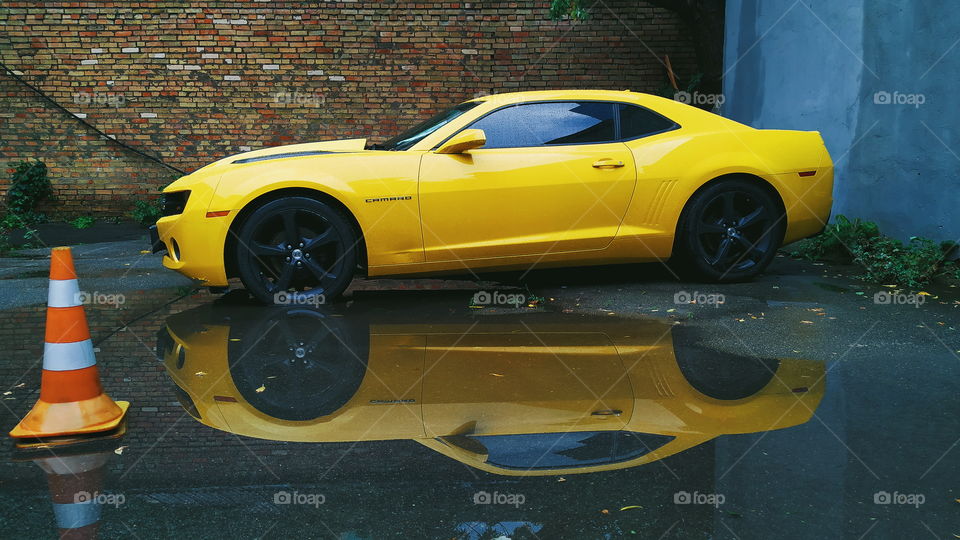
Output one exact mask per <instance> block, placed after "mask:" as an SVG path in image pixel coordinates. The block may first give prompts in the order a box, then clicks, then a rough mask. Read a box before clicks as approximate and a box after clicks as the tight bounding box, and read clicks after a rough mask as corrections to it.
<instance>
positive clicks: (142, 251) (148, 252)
mask: <svg viewBox="0 0 960 540" xmlns="http://www.w3.org/2000/svg"><path fill="white" fill-rule="evenodd" d="M140 254H141V255H149V254H150V250H149V249H141V250H140Z"/></svg>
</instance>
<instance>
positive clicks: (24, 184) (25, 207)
mask: <svg viewBox="0 0 960 540" xmlns="http://www.w3.org/2000/svg"><path fill="white" fill-rule="evenodd" d="M52 195H53V186H51V185H50V179H49V178H47V166H46V165H45V164H44V163H43V162H42V161H34V162H29V161H24V162H22V163H18V164H17V165H16V167H15V169H14V172H13V178H12V179H11V182H10V189H9V190H8V191H7V211H8V213H9V214H12V215H13V216H15V219H16V220H17V221H19V222H21V224H20V225H19V226H28V225H34V224H36V223H39V222H41V221H43V220H44V216H43V214H40V213H38V212H37V205H38V204H40V202H41V201H43V200H44V199H46V198H48V197H50V196H52Z"/></svg>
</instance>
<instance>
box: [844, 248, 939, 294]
mask: <svg viewBox="0 0 960 540" xmlns="http://www.w3.org/2000/svg"><path fill="white" fill-rule="evenodd" d="M854 250H855V257H854V262H856V263H857V264H859V265H860V266H862V267H863V268H864V270H865V271H866V273H865V274H864V277H865V278H867V279H868V280H870V281H876V282H878V283H894V284H898V285H906V286H908V287H920V286H922V285H924V284H926V283H927V282H929V281H930V279H931V278H932V277H933V276H934V275H935V274H936V273H937V271H938V270H939V269H940V267H941V265H942V264H943V256H944V252H943V250H942V249H941V248H940V246H938V245H937V243H936V242H934V241H933V240H928V239H926V238H917V237H913V238H911V239H910V243H908V244H904V243H903V242H901V241H899V240H895V239H893V238H888V237H886V236H878V237H875V238H871V239H869V241H867V242H864V243H862V244H858V245H857V246H856V247H855V248H854Z"/></svg>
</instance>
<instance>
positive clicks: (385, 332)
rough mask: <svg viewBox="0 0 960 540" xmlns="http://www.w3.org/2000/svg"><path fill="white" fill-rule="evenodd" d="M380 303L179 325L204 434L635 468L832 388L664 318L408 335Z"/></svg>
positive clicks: (511, 324) (430, 326) (178, 348)
mask: <svg viewBox="0 0 960 540" xmlns="http://www.w3.org/2000/svg"><path fill="white" fill-rule="evenodd" d="M380 307H381V309H379V310H378V311H377V312H375V313H373V314H372V315H370V316H365V315H363V314H357V313H353V312H351V313H348V314H347V316H336V315H335V314H334V316H331V313H330V312H328V311H323V310H319V309H313V308H299V307H298V308H270V309H266V310H265V309H264V308H263V307H262V306H237V305H212V306H211V305H207V306H201V307H199V308H195V309H192V310H190V311H185V312H182V313H179V314H176V315H172V316H171V317H169V318H168V319H167V322H166V327H165V328H164V329H163V330H161V332H160V334H159V336H158V341H157V354H158V357H160V358H162V359H163V362H164V365H165V366H166V369H167V374H168V375H169V377H170V378H171V380H172V382H173V383H174V389H175V391H176V393H177V397H178V399H179V400H180V403H181V405H182V406H183V407H184V408H185V410H186V411H187V412H188V413H189V414H190V415H191V416H193V417H194V418H195V419H197V420H199V421H200V422H202V423H204V424H206V425H208V426H211V427H214V428H217V429H221V430H224V431H229V432H231V433H237V434H240V435H245V436H248V437H258V438H263V439H272V440H281V441H301V442H345V441H374V440H390V439H412V440H415V441H417V442H418V443H420V444H422V445H424V446H426V447H428V448H430V449H432V450H434V451H436V452H439V453H441V454H443V455H445V456H447V457H450V458H453V459H456V460H458V461H461V462H463V463H465V464H468V465H470V466H472V467H476V468H478V469H482V470H485V471H487V472H491V473H495V474H503V475H512V476H518V475H523V476H543V475H555V474H575V473H587V472H596V471H604V470H612V469H622V468H626V467H634V466H638V465H644V464H647V463H650V462H653V461H657V460H659V459H662V458H665V457H667V456H670V455H673V454H675V453H677V452H682V451H684V450H686V449H688V448H691V447H694V446H696V445H699V444H702V443H704V442H706V441H709V440H711V439H713V438H716V437H718V436H721V435H725V434H739V433H754V432H761V431H771V430H776V429H783V428H787V427H791V426H796V425H799V424H802V423H804V422H806V421H807V420H809V419H810V418H811V417H812V415H813V412H814V411H815V410H816V409H817V407H818V405H819V403H820V400H821V398H822V397H823V393H824V388H825V381H824V377H825V375H826V373H825V369H824V365H823V364H822V363H820V362H815V361H810V360H800V359H786V358H785V359H773V358H770V359H759V358H748V357H741V356H737V355H733V354H727V353H723V352H720V351H714V350H711V349H706V348H702V347H698V346H697V345H696V344H694V343H692V341H693V340H690V339H688V338H687V336H680V335H678V334H682V330H686V329H685V328H682V327H675V326H673V325H668V324H665V323H661V322H658V321H653V320H625V319H612V318H610V317H585V316H579V315H577V316H571V315H563V314H553V313H543V314H523V315H520V316H509V315H505V316H487V317H479V318H477V319H464V320H458V319H457V318H456V316H452V315H451V314H450V311H449V310H448V309H447V310H437V312H436V313H435V314H433V315H429V316H418V318H417V319H416V320H413V321H411V320H410V315H409V314H408V313H406V312H404V311H403V310H401V309H395V308H394V309H383V306H380ZM405 320H406V322H404V321H405ZM198 373H202V374H203V375H204V376H203V377H200V376H198V375H197V374H198Z"/></svg>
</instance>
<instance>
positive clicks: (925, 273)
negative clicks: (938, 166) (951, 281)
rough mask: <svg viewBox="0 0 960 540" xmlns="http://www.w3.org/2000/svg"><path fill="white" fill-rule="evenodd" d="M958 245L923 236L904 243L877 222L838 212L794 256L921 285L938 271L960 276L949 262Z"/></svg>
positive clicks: (887, 280)
mask: <svg viewBox="0 0 960 540" xmlns="http://www.w3.org/2000/svg"><path fill="white" fill-rule="evenodd" d="M956 248H957V246H956V244H955V243H954V242H942V243H940V244H937V243H936V242H934V241H933V240H929V239H927V238H919V237H911V238H910V242H908V243H907V244H904V243H903V242H901V241H899V240H897V239H895V238H890V237H888V236H884V235H883V234H881V233H880V229H879V227H877V224H876V223H873V222H871V221H862V220H860V219H854V220H850V219H848V218H847V217H846V216H843V215H838V216H837V218H836V220H835V221H834V222H833V223H831V224H830V225H827V227H826V228H825V229H824V230H823V232H822V233H820V234H819V235H817V236H814V237H812V238H808V239H806V240H802V241H800V242H797V243H796V244H794V247H793V249H792V250H791V251H790V255H792V256H794V257H799V258H803V259H809V260H828V261H832V262H840V263H853V264H856V265H859V266H860V267H862V268H863V270H864V274H863V277H864V278H865V279H867V280H870V281H874V282H878V283H886V284H889V283H892V284H897V285H905V286H908V287H920V286H921V285H924V284H926V283H928V282H929V281H930V280H931V279H932V278H933V277H934V276H936V275H938V274H946V275H950V274H955V275H954V276H953V277H954V278H960V269H958V268H957V264H956V263H955V262H945V261H946V260H947V258H948V255H950V254H951V253H952V252H953V250H955V249H956Z"/></svg>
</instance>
